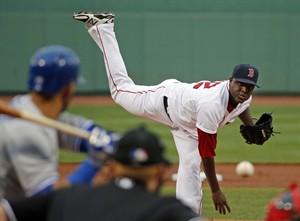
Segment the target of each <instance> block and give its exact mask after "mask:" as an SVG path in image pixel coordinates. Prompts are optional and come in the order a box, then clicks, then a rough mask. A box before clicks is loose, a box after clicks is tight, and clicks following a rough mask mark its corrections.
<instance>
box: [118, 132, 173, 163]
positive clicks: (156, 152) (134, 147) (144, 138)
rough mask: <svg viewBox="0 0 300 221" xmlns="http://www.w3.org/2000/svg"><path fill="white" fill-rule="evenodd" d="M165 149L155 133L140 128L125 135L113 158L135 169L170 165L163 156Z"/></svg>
mask: <svg viewBox="0 0 300 221" xmlns="http://www.w3.org/2000/svg"><path fill="white" fill-rule="evenodd" d="M164 149H165V148H164V146H163V145H162V144H161V143H160V141H159V139H158V137H157V136H156V135H155V134H154V133H152V132H150V131H148V130H147V129H146V128H145V127H138V128H136V129H133V130H130V131H128V132H127V133H125V134H124V136H123V137H122V138H121V139H120V140H119V142H118V143H117V145H116V149H115V152H114V154H113V156H112V157H113V158H114V159H115V160H116V161H118V162H119V163H121V164H124V165H128V166H133V167H143V166H151V165H156V164H160V163H164V164H169V162H168V160H166V159H165V158H164V156H163V154H164Z"/></svg>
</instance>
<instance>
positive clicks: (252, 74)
mask: <svg viewBox="0 0 300 221" xmlns="http://www.w3.org/2000/svg"><path fill="white" fill-rule="evenodd" d="M248 77H250V78H253V77H254V70H253V68H249V73H248Z"/></svg>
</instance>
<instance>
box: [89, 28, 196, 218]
mask: <svg viewBox="0 0 300 221" xmlns="http://www.w3.org/2000/svg"><path fill="white" fill-rule="evenodd" d="M88 32H89V34H90V35H91V37H92V38H93V39H94V41H95V42H96V44H97V45H98V47H99V48H100V49H101V51H102V52H103V56H104V62H105V67H106V73H107V77H108V82H109V89H110V92H111V96H112V98H113V100H114V101H115V102H116V103H117V104H119V105H120V106H122V107H123V108H124V109H126V110H127V111H128V112H130V113H132V114H134V115H137V116H140V117H144V118H148V119H151V120H153V121H156V122H159V123H161V124H164V125H166V126H169V127H170V128H171V132H172V134H173V138H174V142H175V145H176V148H177V151H178V154H179V169H178V174H177V183H176V197H177V198H179V199H181V200H182V201H183V202H184V203H186V204H187V205H188V206H190V207H191V208H192V209H193V210H194V211H195V212H196V213H198V214H201V207H202V206H201V205H202V204H201V201H202V184H201V179H200V163H201V158H200V156H199V152H198V141H197V139H195V138H192V137H190V136H188V135H187V134H186V133H185V132H184V130H182V129H180V128H179V127H178V126H177V125H176V123H174V122H172V121H171V120H170V118H169V117H168V115H167V114H166V112H165V108H164V104H163V96H164V95H165V94H164V92H165V89H166V88H167V87H168V85H170V84H172V83H173V82H174V80H171V79H170V80H165V81H163V82H162V83H160V84H158V85H155V86H145V85H136V84H135V83H134V82H133V81H132V79H131V78H130V77H129V76H128V73H127V70H126V66H125V64H124V61H123V58H122V55H121V53H120V50H119V46H118V42H117V40H116V37H115V32H114V26H113V24H102V25H98V26H93V27H91V28H90V29H89V30H88Z"/></svg>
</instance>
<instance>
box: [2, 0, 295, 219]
mask: <svg viewBox="0 0 300 221" xmlns="http://www.w3.org/2000/svg"><path fill="white" fill-rule="evenodd" d="M85 10H91V11H105V10H111V11H113V12H115V13H116V14H117V17H116V25H115V29H116V31H117V37H118V40H119V42H120V46H121V50H122V54H123V56H124V59H125V62H126V64H127V67H128V70H129V72H130V75H131V76H132V78H133V79H134V80H135V81H136V83H139V84H155V83H158V82H160V81H161V80H163V79H166V78H177V79H179V80H182V81H187V82H192V81H199V80H203V79H208V80H221V79H226V78H228V77H229V76H230V74H231V71H232V68H233V66H234V65H235V64H237V63H244V62H247V63H251V64H253V65H255V66H257V67H258V68H259V70H260V72H261V77H260V79H259V85H260V86H261V88H260V89H258V90H255V95H287V96H289V95H300V73H299V70H300V64H299V60H300V59H299V58H300V56H299V55H300V1H299V0H106V1H104V0H97V1H94V0H93V1H91V0H86V1H78V0H73V1H72V0H52V1H50V0H43V1H40V0H39V1H38V0H26V1H17V0H0V12H1V13H0V96H1V95H12V94H15V93H17V92H18V93H20V92H21V93H22V92H26V78H27V69H28V61H29V58H30V56H31V55H32V54H33V52H34V51H35V50H37V49H38V48H40V47H42V46H45V45H49V44H62V45H66V46H68V47H71V48H73V49H74V50H75V51H76V52H77V53H78V54H79V56H80V58H81V73H82V75H83V76H84V77H85V78H86V79H87V82H86V84H83V85H80V86H79V87H78V91H77V92H78V94H83V95H95V94H96V95H102V94H104V95H106V94H108V87H107V79H106V76H105V69H104V63H103V60H102V57H101V56H100V55H101V54H100V52H99V51H98V48H97V47H96V45H95V43H94V42H93V41H92V40H91V39H90V37H89V36H88V34H87V33H86V29H85V28H84V27H83V24H80V23H78V22H77V21H75V20H73V19H72V14H73V12H78V11H85ZM3 98H4V97H3V96H1V98H0V99H3ZM6 98H8V97H6ZM89 98H93V99H94V100H92V101H88V99H87V98H86V96H84V97H83V98H82V100H81V101H78V99H79V98H78V97H76V99H75V100H74V102H73V105H72V106H71V107H70V110H71V111H72V112H74V113H77V114H82V115H83V116H87V117H91V118H93V119H95V120H96V121H97V122H99V123H100V124H102V125H103V126H105V127H107V128H111V129H120V128H122V130H125V129H126V128H128V127H130V126H132V125H136V124H138V123H145V124H147V125H149V126H150V127H151V128H152V129H154V130H155V131H157V132H159V134H160V135H162V137H163V139H164V141H165V142H166V143H167V144H170V145H168V146H169V147H170V148H168V151H169V152H172V155H171V156H172V157H173V158H171V159H173V160H174V161H176V157H177V155H176V150H175V148H174V145H172V144H173V140H172V137H171V136H170V134H169V131H168V129H167V128H165V127H163V128H161V127H159V126H158V125H156V124H154V123H150V122H148V121H147V122H146V121H143V120H142V119H137V118H136V117H134V116H131V115H130V114H129V113H127V112H126V111H125V110H123V109H122V108H117V107H116V105H114V104H109V105H110V106H107V107H106V108H105V107H104V106H101V105H103V103H105V102H104V100H103V97H102V100H101V99H99V97H91V96H90V97H89ZM263 98H265V97H264V96H254V106H253V108H252V110H253V111H254V116H256V117H257V116H259V114H260V113H261V112H262V111H274V114H273V115H274V126H275V129H276V130H277V131H280V132H281V135H276V137H275V138H273V139H271V140H270V141H268V142H267V143H266V145H264V147H263V148H255V149H254V150H253V148H251V147H248V146H247V147H245V144H244V141H243V140H242V138H241V136H239V134H238V130H237V128H238V125H237V124H238V123H239V122H236V123H235V125H232V126H228V128H226V129H224V130H223V132H222V133H221V134H220V138H221V139H220V140H222V143H221V147H222V148H220V147H219V148H218V157H217V159H216V160H217V162H218V165H217V168H218V169H217V172H220V173H221V174H222V175H224V178H225V179H224V181H223V183H222V184H221V185H222V186H224V187H225V188H224V190H225V192H226V193H228V198H229V201H230V202H231V205H232V209H233V212H232V214H229V215H228V216H226V217H224V216H221V215H219V216H218V215H217V214H216V213H215V212H214V210H213V209H212V203H211V202H210V201H211V199H210V198H209V197H210V194H209V189H208V187H207V183H205V182H204V192H205V194H204V197H206V198H205V199H204V201H205V203H204V213H205V217H207V218H209V219H216V218H218V219H221V218H226V219H227V218H228V219H239V220H240V219H245V220H250V219H255V220H262V219H263V217H264V212H265V208H264V207H265V205H266V203H267V202H268V201H269V200H270V199H271V198H272V197H273V196H274V195H275V194H276V193H279V192H281V191H282V190H283V188H285V187H286V186H287V185H288V183H290V181H292V180H295V179H296V181H298V183H299V182H300V180H299V179H300V174H299V173H300V170H299V168H300V158H299V157H300V152H299V144H300V138H299V133H300V128H299V125H300V115H299V113H300V112H299V111H300V109H299V107H300V102H299V96H293V97H292V98H288V97H286V96H281V97H280V99H278V98H275V99H274V97H273V98H272V99H271V100H272V101H273V103H272V104H269V103H268V102H269V101H270V97H269V96H267V100H263ZM107 99H109V98H107V97H106V98H105V100H107ZM257 99H260V102H257ZM76 101H77V103H76ZM100 103H101V104H100ZM108 116H110V117H108ZM297 148H298V149H297ZM64 154H65V153H63V154H62V153H61V155H60V157H61V158H64V161H65V160H66V159H67V161H70V162H74V161H76V162H79V161H80V160H82V159H83V156H80V157H79V159H78V158H76V156H75V155H71V156H69V155H68V157H66V156H65V155H64ZM68 154H69V153H68ZM245 158H246V159H248V160H250V161H252V162H254V163H255V166H256V173H255V175H254V176H253V177H251V178H249V179H246V180H245V179H244V180H243V179H241V178H239V177H237V176H236V175H235V173H234V164H235V163H236V162H237V161H238V160H241V159H245ZM74 159H77V160H74ZM223 163H225V164H226V165H224V164H223ZM265 163H267V164H268V165H267V166H268V168H269V169H267V170H262V169H260V168H261V167H260V166H262V165H263V164H265ZM274 163H275V164H274ZM68 165H69V166H71V170H73V169H74V166H76V165H77V164H76V165H74V164H72V165H70V164H68ZM61 166H63V168H65V165H61ZM290 166H292V167H293V168H294V169H291V168H292V167H290ZM227 167H231V169H230V170H229V171H227V170H226V168H227ZM287 167H289V168H287ZM230 175H232V176H235V177H233V178H231V177H230ZM227 181H228V182H227ZM264 181H268V183H263V182H264ZM281 181H282V182H281ZM233 182H236V185H233ZM227 184H228V186H227ZM250 184H251V185H250ZM252 184H253V186H252ZM299 184H300V183H299ZM237 187H239V188H237ZM254 188H255V189H254ZM170 192H171V194H174V188H172V190H171V191H170ZM245 205H247V206H245Z"/></svg>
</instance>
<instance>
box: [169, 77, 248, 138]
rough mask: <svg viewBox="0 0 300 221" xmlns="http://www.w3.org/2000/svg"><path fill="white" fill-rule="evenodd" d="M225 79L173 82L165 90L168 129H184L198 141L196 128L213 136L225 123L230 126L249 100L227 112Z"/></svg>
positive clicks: (227, 86) (227, 97) (227, 98)
mask: <svg viewBox="0 0 300 221" xmlns="http://www.w3.org/2000/svg"><path fill="white" fill-rule="evenodd" d="M228 89H229V80H226V81H215V82H210V81H200V82H197V83H189V84H188V83H181V82H174V83H173V84H170V85H168V87H166V89H165V95H166V96H167V97H168V106H169V107H168V112H169V115H170V117H171V119H172V121H173V123H174V124H173V125H172V127H179V128H182V129H183V130H186V131H187V132H188V133H189V134H190V135H191V136H192V137H194V138H195V139H198V135H197V130H196V128H199V129H201V130H202V131H204V132H206V133H209V134H214V133H217V130H218V129H219V128H221V127H223V126H224V125H225V124H228V123H232V122H233V121H234V120H235V119H236V118H237V117H238V115H240V114H241V113H242V112H243V111H244V110H245V109H246V108H247V107H249V105H250V102H251V98H250V99H248V100H247V101H246V102H244V103H242V104H239V105H238V106H237V107H236V108H234V109H233V110H232V111H231V112H229V111H228V110H227V107H228V100H229V92H228Z"/></svg>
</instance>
